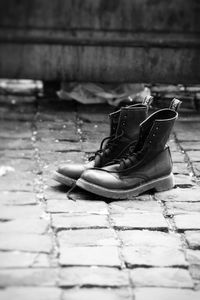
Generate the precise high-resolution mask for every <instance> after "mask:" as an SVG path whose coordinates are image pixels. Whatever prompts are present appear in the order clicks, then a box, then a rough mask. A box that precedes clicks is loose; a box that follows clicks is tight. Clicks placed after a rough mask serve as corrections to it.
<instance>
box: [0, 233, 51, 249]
mask: <svg viewBox="0 0 200 300" xmlns="http://www.w3.org/2000/svg"><path fill="white" fill-rule="evenodd" d="M0 241H1V243H0V250H1V251H26V252H43V253H50V252H51V250H52V242H51V237H50V236H48V235H40V234H32V233H28V234H27V233H26V234H25V233H18V234H17V233H8V232H7V233H0Z"/></svg>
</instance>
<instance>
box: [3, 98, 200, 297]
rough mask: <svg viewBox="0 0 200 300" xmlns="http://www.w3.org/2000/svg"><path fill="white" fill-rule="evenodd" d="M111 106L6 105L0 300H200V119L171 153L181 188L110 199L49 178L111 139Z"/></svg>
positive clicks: (186, 122)
mask: <svg viewBox="0 0 200 300" xmlns="http://www.w3.org/2000/svg"><path fill="white" fill-rule="evenodd" d="M107 113H108V109H107V108H106V107H96V108H95V107H91V106H90V107H89V106H88V107H82V106H78V105H76V106H75V105H73V104H70V105H69V104H68V103H66V102H65V103H58V102H52V103H51V104H49V103H47V101H46V100H44V99H43V100H42V99H41V100H39V101H38V100H36V99H34V98H33V99H32V100H31V101H30V103H29V104H25V103H23V101H22V102H21V103H19V104H10V105H8V104H6V103H5V102H4V103H2V105H1V107H0V117H1V121H0V206H1V207H0V299H1V300H4V299H9V300H12V299H15V300H18V299H20V300H24V299H26V300H27V299H29V300H32V299H37V300H51V299H52V300H57V299H59V300H86V299H87V300H90V299H92V300H93V299H96V300H97V299H98V300H101V299H104V300H119V299H120V300H124V299H126V300H129V299H131V300H133V299H135V300H147V299H148V300H151V299H152V300H160V299H162V300H165V299H166V300H168V299H170V300H179V299H180V300H196V299H200V181H199V179H198V178H199V176H200V115H195V114H191V115H187V116H186V115H185V114H182V116H181V117H180V119H179V121H178V122H177V123H176V127H175V130H174V133H173V135H172V136H171V138H170V142H169V144H170V147H171V151H172V158H173V161H174V173H175V177H176V188H174V189H173V190H171V191H167V192H163V193H157V194H145V195H142V196H140V197H137V198H135V199H130V200H125V201H109V200H106V199H102V198H98V197H96V196H94V195H92V194H89V193H85V192H84V191H81V190H78V189H76V190H75V191H74V192H73V195H72V196H73V198H74V199H75V200H76V201H73V200H70V199H67V196H66V192H67V189H65V188H64V189H63V188H61V187H60V186H59V185H58V184H56V182H54V181H53V180H52V179H51V174H52V171H53V170H55V168H56V167H57V166H58V165H59V164H61V163H63V162H68V161H69V162H70V161H76V162H77V161H85V159H86V158H87V157H88V155H89V154H90V153H91V152H92V151H94V150H97V149H98V147H99V142H100V141H101V139H102V138H103V137H105V136H107V135H108V118H107Z"/></svg>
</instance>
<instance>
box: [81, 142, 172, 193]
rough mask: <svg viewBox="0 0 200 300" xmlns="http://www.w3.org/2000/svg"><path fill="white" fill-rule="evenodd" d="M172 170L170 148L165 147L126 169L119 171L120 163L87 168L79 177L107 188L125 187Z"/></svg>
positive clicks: (136, 184)
mask: <svg viewBox="0 0 200 300" xmlns="http://www.w3.org/2000/svg"><path fill="white" fill-rule="evenodd" d="M171 172H172V161H171V155H170V150H169V148H168V147H167V148H166V149H164V150H163V151H162V152H161V153H159V154H158V155H156V156H155V157H154V158H152V159H148V160H147V157H146V158H145V159H144V163H143V165H142V164H140V165H138V167H136V168H131V169H129V170H126V171H123V172H122V171H120V165H119V164H115V165H112V166H108V167H104V168H102V169H88V170H86V171H84V172H83V174H82V176H81V178H83V179H84V180H86V181H88V182H90V183H92V184H94V185H98V186H101V187H104V188H108V189H116V190H117V189H127V188H134V187H137V186H138V185H140V184H142V183H144V182H148V181H149V180H152V179H156V178H160V177H163V176H167V175H169V174H170V173H171Z"/></svg>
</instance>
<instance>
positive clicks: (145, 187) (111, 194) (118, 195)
mask: <svg viewBox="0 0 200 300" xmlns="http://www.w3.org/2000/svg"><path fill="white" fill-rule="evenodd" d="M174 184H175V183H174V175H173V174H172V173H171V174H170V175H168V176H165V177H161V178H158V179H154V180H151V181H149V182H147V183H144V184H142V185H140V186H138V187H135V188H133V189H127V190H121V189H117V190H113V189H107V188H104V187H101V186H98V185H95V184H93V183H90V182H88V181H86V180H84V179H82V178H79V179H78V180H77V182H76V185H77V186H79V187H80V188H82V189H84V190H86V191H89V192H91V193H93V194H96V195H99V196H103V197H106V198H112V199H127V198H130V197H133V196H138V195H140V194H142V193H144V192H146V191H149V190H152V189H154V190H156V191H157V192H162V191H167V190H170V189H172V188H173V187H174Z"/></svg>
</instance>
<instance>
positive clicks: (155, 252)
mask: <svg viewBox="0 0 200 300" xmlns="http://www.w3.org/2000/svg"><path fill="white" fill-rule="evenodd" d="M122 255H123V258H124V261H125V263H126V265H127V266H128V267H129V268H134V267H140V266H143V267H187V266H188V263H187V262H186V260H185V256H184V253H183V251H181V250H180V249H176V248H170V247H166V248H165V247H159V246H154V247H149V246H129V247H124V248H123V250H122Z"/></svg>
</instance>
